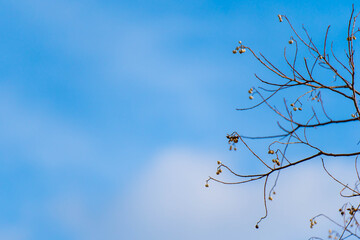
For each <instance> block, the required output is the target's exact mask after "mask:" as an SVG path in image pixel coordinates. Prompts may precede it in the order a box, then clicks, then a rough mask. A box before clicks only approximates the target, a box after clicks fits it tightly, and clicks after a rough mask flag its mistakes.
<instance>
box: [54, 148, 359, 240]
mask: <svg viewBox="0 0 360 240" xmlns="http://www.w3.org/2000/svg"><path fill="white" fill-rule="evenodd" d="M217 160H223V157H221V156H219V155H216V154H214V153H213V152H204V151H194V150H192V149H183V148H182V149H170V150H166V151H164V152H162V153H161V154H159V155H157V156H156V157H155V158H154V161H153V164H152V165H151V166H148V167H143V168H142V169H140V170H139V172H137V181H135V182H129V185H128V187H127V191H125V192H124V189H122V190H120V191H119V194H118V196H117V197H113V198H111V199H109V201H108V202H107V203H106V204H105V206H101V208H100V209H98V210H96V211H95V210H94V209H92V208H90V207H89V206H88V205H87V203H86V202H87V200H86V199H85V198H84V197H83V198H81V197H80V198H79V196H78V195H75V196H74V202H75V203H74V204H73V203H71V202H72V200H71V199H72V197H71V196H68V197H67V199H68V200H67V201H65V202H66V203H67V204H58V201H55V202H54V204H53V205H51V206H52V207H51V208H50V211H52V212H53V216H54V218H56V219H58V221H59V222H60V223H61V222H62V223H63V225H64V226H67V227H68V228H69V229H71V230H72V231H74V233H75V232H77V237H78V239H98V238H99V237H101V238H104V239H109V240H111V239H135V240H141V239H149V240H150V239H154V240H155V239H156V240H162V239H164V240H165V239H175V240H177V239H179V240H180V239H189V240H192V239H208V240H212V239H214V240H215V239H219V238H220V239H233V238H237V237H239V238H241V239H243V238H244V239H307V238H308V237H311V236H322V237H326V234H327V230H328V229H329V228H333V227H334V225H333V224H331V223H329V222H328V221H327V220H325V219H319V220H318V222H319V223H318V224H317V225H316V226H315V228H314V229H312V230H311V229H310V228H309V219H310V218H311V217H313V216H315V215H317V214H319V213H327V214H328V215H329V216H333V217H335V219H336V218H337V219H338V220H339V213H338V210H337V209H338V208H339V207H340V206H341V205H342V204H343V203H344V202H346V201H347V200H348V199H345V200H344V199H342V198H341V197H340V196H339V190H341V187H340V186H339V185H337V184H336V183H334V182H333V181H332V180H331V179H330V178H329V177H328V176H327V175H326V174H324V172H323V171H322V169H321V165H320V164H317V163H308V164H304V165H303V166H297V167H296V168H293V169H288V170H287V171H284V172H283V173H282V175H281V177H280V181H279V184H278V187H277V188H276V192H277V193H276V195H275V196H274V201H272V202H268V209H269V216H268V218H267V219H266V220H264V221H263V222H262V223H261V224H260V229H258V230H256V229H255V228H254V225H255V224H256V222H257V220H258V219H259V218H260V217H261V216H263V214H264V207H263V202H262V201H263V200H262V191H263V188H262V187H263V185H262V182H258V183H250V184H245V185H232V186H229V185H221V184H217V183H214V182H211V183H210V187H209V188H205V187H204V183H205V179H206V178H207V176H208V175H209V174H213V173H214V171H215V168H216V161H217ZM239 160H241V156H240V159H239ZM318 163H319V162H318ZM329 169H332V171H333V170H334V169H336V172H334V174H338V176H339V177H341V178H343V177H344V178H345V179H344V181H347V183H352V181H353V179H354V178H353V177H354V175H353V174H352V173H351V174H350V172H349V171H350V170H351V171H352V170H353V164H351V165H350V164H346V163H345V164H344V163H342V164H338V163H330V164H329ZM269 186H270V185H269ZM79 199H80V200H79ZM75 200H76V201H75ZM61 202H62V201H61ZM84 206H85V208H84ZM51 209H53V210H51ZM55 210H56V211H55ZM99 211H100V212H101V213H99ZM64 212H65V213H64ZM95 212H96V213H95ZM59 213H61V214H59ZM73 215H74V216H73ZM72 216H73V217H72ZM64 223H65V224H64Z"/></svg>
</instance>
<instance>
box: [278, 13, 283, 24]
mask: <svg viewBox="0 0 360 240" xmlns="http://www.w3.org/2000/svg"><path fill="white" fill-rule="evenodd" d="M278 18H279V22H282V21H283V20H282V17H281V15H280V14H279V15H278Z"/></svg>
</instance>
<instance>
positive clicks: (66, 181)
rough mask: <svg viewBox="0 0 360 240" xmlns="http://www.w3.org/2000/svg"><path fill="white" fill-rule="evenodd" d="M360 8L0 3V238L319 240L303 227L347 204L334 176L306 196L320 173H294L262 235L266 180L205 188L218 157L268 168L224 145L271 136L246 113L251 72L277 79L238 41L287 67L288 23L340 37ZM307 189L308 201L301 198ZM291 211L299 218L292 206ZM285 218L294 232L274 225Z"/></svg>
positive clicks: (269, 124) (308, 169) (268, 126)
mask: <svg viewBox="0 0 360 240" xmlns="http://www.w3.org/2000/svg"><path fill="white" fill-rule="evenodd" d="M350 8H351V2H350V1H316V2H313V1H258V0H255V1H215V0H214V1H200V0H199V1H163V0H158V1H156V0H151V1H142V0H138V1H97V0H89V1H83V0H80V1H76V2H75V1H67V0H62V1H60V0H53V1H41V0H32V1H28V0H18V1H0V52H1V54H0V112H1V113H2V114H1V116H2V117H0V136H1V137H0V143H1V144H0V156H1V157H0V163H1V166H2V167H1V168H0V238H1V239H9V240H18V239H29V240H32V239H34V240H35V239H37V240H39V239H40V240H41V239H54V240H56V239H129V240H131V239H136V240H138V239H139V240H142V239H156V240H162V239H190V240H191V239H209V240H211V239H218V238H220V237H221V238H222V239H227V238H228V239H234V238H235V237H240V238H242V236H244V237H246V238H250V239H258V238H260V239H261V238H264V237H265V236H267V238H270V239H272V238H274V239H279V238H280V239H285V238H288V237H290V236H291V237H292V239H303V238H304V237H305V238H306V237H310V236H311V234H313V232H306V231H308V219H309V218H310V217H312V216H313V215H316V214H317V213H318V211H320V210H321V211H322V210H324V211H331V210H334V209H335V210H336V209H337V208H338V205H336V204H338V200H336V199H335V197H333V196H334V195H331V194H334V193H335V194H337V192H336V191H337V190H338V189H335V191H334V189H333V188H332V187H330V185H328V183H327V180H328V179H326V178H324V179H323V180H319V181H318V182H317V183H316V184H317V185H314V186H313V188H311V189H306V188H304V185H305V186H306V184H309V182H307V181H310V184H311V180H304V181H305V182H302V181H301V180H299V179H302V177H301V176H302V174H303V173H306V174H308V175H306V176H309V179H311V178H312V177H314V176H316V173H317V172H316V171H318V170H319V169H318V168H316V166H317V167H318V165H316V166H315V165H314V166H312V165H308V166H305V167H303V168H300V170H299V172H292V173H293V174H289V176H288V179H287V180H286V183H287V184H288V185H286V184H284V185H281V186H280V187H279V188H280V189H283V190H284V192H285V191H290V193H292V194H284V195H283V197H282V198H281V196H280V195H279V200H278V202H276V201H274V207H273V209H272V213H273V215H272V217H270V219H269V220H268V221H266V222H265V223H264V228H262V229H261V231H255V230H254V229H253V226H254V224H255V223H256V221H257V220H258V218H259V217H260V216H261V214H263V209H262V203H261V185H260V184H257V185H256V184H252V185H249V186H235V187H234V186H233V187H231V188H229V187H228V186H221V185H218V186H214V187H213V188H210V189H205V188H204V187H203V184H204V180H205V179H206V178H207V176H208V175H210V174H212V175H213V173H214V172H215V168H216V164H215V163H216V161H217V160H221V161H225V162H229V163H232V164H233V165H234V166H236V167H238V168H239V169H244V170H246V171H256V170H258V169H259V167H258V166H257V165H255V164H253V163H251V162H248V161H241V160H242V159H247V158H249V157H250V155H249V153H247V152H245V151H240V152H239V153H234V152H229V151H227V148H228V146H227V143H226V140H225V138H224V137H225V135H226V134H227V133H230V132H232V131H234V130H238V131H239V132H244V133H246V134H254V135H256V134H258V133H259V134H262V133H264V132H266V133H267V132H269V133H272V132H275V130H276V129H274V128H273V126H274V118H272V117H268V115H266V114H265V113H264V112H257V113H256V112H255V113H249V115H247V114H244V113H239V112H237V111H236V110H235V109H236V108H237V107H240V106H244V105H249V104H250V102H249V100H248V95H247V90H248V89H249V88H250V87H252V86H254V84H256V83H255V79H254V76H253V74H254V73H255V72H257V73H261V74H265V76H270V75H269V74H268V73H266V71H264V69H261V68H260V66H259V65H258V64H256V62H255V61H254V60H253V59H251V58H250V55H244V56H239V55H236V56H235V55H233V54H232V53H231V51H232V49H233V48H234V47H235V46H236V43H237V41H239V40H242V41H243V42H244V43H246V44H249V45H251V46H252V47H253V48H254V49H257V50H261V51H262V52H263V53H265V54H266V55H268V56H273V58H274V60H275V61H277V60H279V59H281V57H282V51H283V50H282V49H283V47H284V46H285V45H286V43H287V41H288V39H289V37H290V36H291V32H290V31H289V27H288V26H287V25H285V24H280V23H279V22H278V19H277V15H278V14H286V15H287V16H289V17H290V18H291V19H292V20H293V22H294V25H295V26H296V27H298V28H300V27H301V24H305V25H306V26H309V29H310V32H311V33H313V36H314V38H315V39H316V38H317V41H319V42H322V36H323V33H325V29H326V26H327V25H328V24H331V25H332V28H333V29H332V32H331V34H330V36H331V37H332V38H333V39H334V41H343V38H344V37H343V36H344V35H343V33H344V31H345V30H344V24H345V22H346V21H347V19H348V16H349V14H350ZM337 51H339V52H341V51H342V48H341V47H339V48H338V49H337ZM278 62H279V64H280V65H281V64H283V62H281V61H278ZM282 66H283V65H282ZM266 74H268V75H266ZM330 101H331V100H330ZM332 104H333V106H339V104H341V103H338V102H337V101H335V100H334V101H333V102H332ZM333 114H334V115H339V116H340V115H341V114H342V112H340V111H334V112H333ZM264 119H266V121H264ZM267 120H268V121H267ZM259 126H260V127H259ZM357 131H358V130H357ZM345 133H347V135H346V136H352V137H354V136H356V135H355V134H354V132H353V129H352V128H347V130H346V131H345ZM334 134H340V132H338V133H336V132H334ZM326 144H330V145H329V146H332V145H331V144H333V145H334V146H337V145H336V144H335V143H332V142H330V141H329V142H327V143H326ZM259 146H260V147H262V146H263V145H259ZM351 164H352V163H351ZM345 165H346V164H345ZM333 167H334V168H336V167H338V166H337V165H336V163H334V165H333ZM301 171H303V172H301ZM339 171H340V172H341V173H345V172H346V170H341V169H340V170H339ZM290 172H291V171H290ZM324 177H325V176H324ZM321 179H322V178H321ZM321 184H323V185H321ZM324 184H325V185H324ZM289 186H291V187H289ZM322 186H325V187H322ZM296 189H297V190H296ZM306 191H310V192H306ZM280 192H281V191H280ZM299 193H300V195H301V194H305V195H306V196H308V195H310V194H311V196H313V199H310V198H308V197H305V199H299V198H295V197H293V196H295V195H296V194H299ZM319 193H321V194H319ZM336 196H337V195H336ZM329 199H334V200H331V201H329ZM320 203H321V204H320ZM296 204H299V205H301V206H299V209H300V210H299V211H300V213H293V214H291V213H289V212H287V211H284V206H293V205H296ZM334 204H335V206H334ZM282 206H283V207H282ZM306 210H307V211H306ZM277 224H279V225H281V226H283V225H284V224H289V225H290V227H289V229H286V230H283V231H277V230H276V231H275V230H274V229H276V227H277ZM220 229H222V230H220ZM305 229H306V230H305ZM321 229H327V226H326V224H324V226H323V228H321ZM294 233H297V234H296V236H294ZM319 233H320V234H321V233H322V232H321V231H320V230H319ZM304 234H305V236H304ZM268 236H270V237H268Z"/></svg>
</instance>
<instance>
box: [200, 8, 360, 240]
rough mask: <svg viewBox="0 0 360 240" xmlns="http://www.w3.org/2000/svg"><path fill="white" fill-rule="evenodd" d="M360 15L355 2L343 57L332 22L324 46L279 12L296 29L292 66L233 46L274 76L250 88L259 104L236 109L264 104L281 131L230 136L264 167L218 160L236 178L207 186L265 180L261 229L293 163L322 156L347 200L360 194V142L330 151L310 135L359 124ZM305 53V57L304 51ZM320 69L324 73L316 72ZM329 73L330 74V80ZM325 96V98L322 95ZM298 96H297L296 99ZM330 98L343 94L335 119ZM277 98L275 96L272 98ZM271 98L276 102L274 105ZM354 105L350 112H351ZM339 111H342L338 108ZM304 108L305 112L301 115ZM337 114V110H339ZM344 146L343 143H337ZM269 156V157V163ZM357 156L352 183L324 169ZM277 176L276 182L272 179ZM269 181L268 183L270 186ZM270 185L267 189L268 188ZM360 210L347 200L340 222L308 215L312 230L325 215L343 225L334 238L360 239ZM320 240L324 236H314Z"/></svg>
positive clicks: (232, 146) (332, 234) (292, 39)
mask: <svg viewBox="0 0 360 240" xmlns="http://www.w3.org/2000/svg"><path fill="white" fill-rule="evenodd" d="M359 14H360V13H358V14H355V12H354V6H352V11H351V14H350V18H349V21H348V23H347V25H346V27H347V36H344V42H345V43H346V49H345V54H344V55H343V56H341V57H338V56H336V54H335V52H336V51H334V43H333V42H331V43H330V44H329V39H328V34H329V29H330V26H328V27H327V29H326V33H325V36H324V38H323V44H322V46H321V47H319V46H317V44H315V42H314V40H313V39H312V38H311V36H310V34H309V32H308V31H307V29H306V28H305V27H303V31H304V32H303V33H302V34H300V33H299V32H298V31H297V30H296V29H295V28H294V27H293V25H292V24H291V22H290V20H289V19H288V18H287V17H286V16H285V15H278V19H279V21H280V22H286V23H287V24H288V25H289V27H290V29H291V31H292V33H293V34H294V36H293V37H290V39H289V42H288V43H289V44H290V45H291V46H290V47H291V48H292V49H291V53H292V57H289V56H288V55H289V54H288V52H287V51H286V48H285V50H284V55H283V57H284V60H285V62H286V65H287V66H288V69H285V70H281V69H280V67H278V66H276V65H275V64H274V63H273V62H271V61H270V60H269V59H268V58H267V57H265V56H264V55H263V54H261V53H256V52H255V51H254V50H253V49H252V48H251V47H249V46H247V45H244V44H243V43H242V42H241V41H239V45H238V46H237V47H236V48H235V49H234V50H233V53H234V54H237V53H240V54H244V53H245V52H249V53H250V55H251V56H252V57H254V58H255V59H256V60H257V61H258V62H259V63H260V64H261V65H262V66H263V67H264V68H265V69H267V70H269V71H270V72H272V73H273V74H275V76H276V78H275V79H271V80H265V79H263V78H261V77H260V76H258V75H257V74H255V77H256V79H257V80H258V83H259V84H260V86H259V87H252V88H250V89H249V91H248V92H249V98H250V100H254V101H256V99H259V100H258V101H259V102H258V103H256V104H255V105H253V106H251V107H249V108H241V109H237V110H239V111H246V110H254V109H259V107H260V106H263V105H264V106H267V107H268V108H269V109H270V110H271V111H272V112H273V113H275V115H276V116H277V117H278V122H277V127H278V128H279V131H280V133H279V134H276V135H271V136H255V137H253V136H243V135H241V134H239V133H238V132H236V131H235V132H233V133H231V134H228V135H227V136H226V137H227V141H228V143H229V144H230V150H236V149H237V148H236V145H237V144H243V145H244V146H245V147H246V148H247V149H248V150H249V151H250V152H251V153H252V154H253V156H254V158H256V159H257V160H258V161H259V163H260V164H261V165H262V166H263V168H264V169H265V170H264V171H263V172H259V173H256V174H250V175H247V174H239V173H237V172H236V171H235V170H233V169H232V168H231V167H229V166H227V165H225V164H223V163H221V162H220V161H219V162H218V167H217V172H216V174H217V175H219V174H220V173H221V172H222V171H228V172H230V173H231V174H232V175H233V176H235V177H236V178H239V180H238V181H234V182H227V181H224V180H221V179H220V178H216V177H209V178H208V179H207V181H206V184H205V186H206V187H209V183H210V182H211V181H215V182H218V183H222V184H243V183H249V182H254V181H260V180H262V181H264V185H263V197H264V207H265V215H264V216H263V217H261V218H260V220H259V221H258V222H257V223H256V225H255V227H256V228H259V223H260V222H261V221H262V220H263V219H265V218H266V217H267V215H268V207H267V202H268V201H271V200H273V195H274V194H275V191H274V189H275V187H276V183H277V181H278V179H279V174H280V172H282V171H285V170H287V169H289V168H290V167H295V166H297V165H299V164H302V163H304V162H308V161H313V160H315V159H319V160H321V161H322V166H323V169H324V171H325V172H326V173H327V174H328V175H329V176H330V178H331V179H333V180H334V181H336V182H337V183H339V184H340V185H341V186H342V190H341V192H340V194H341V196H343V197H345V198H352V197H359V196H360V190H359V188H358V185H359V184H360V174H359V172H358V168H357V159H358V156H359V155H360V152H359V151H357V149H358V146H359V143H358V142H353V143H351V144H353V146H355V147H354V148H353V149H355V151H351V150H349V148H345V147H344V148H342V151H340V152H335V151H333V150H332V149H327V147H326V146H324V141H321V140H320V141H316V140H313V139H312V136H313V135H312V133H313V132H314V131H315V130H316V129H318V128H327V129H328V131H332V130H333V129H335V128H339V126H340V125H344V124H354V125H355V127H357V128H358V127H359V121H360V108H359V104H360V102H359V98H360V92H359V91H358V90H357V82H356V76H355V49H354V43H355V41H356V34H357V33H358V32H359V31H360V28H356V27H355V25H356V20H357V17H358V16H359ZM305 54H306V56H307V57H305V56H303V55H305ZM319 70H321V71H322V72H324V73H323V74H318V72H319ZM328 76H332V77H331V78H330V77H328ZM289 91H292V93H293V94H294V93H296V94H297V95H293V96H291V95H288V94H289ZM279 95H280V97H281V98H282V96H286V97H287V98H293V99H292V101H291V102H290V103H288V102H287V100H286V98H284V99H283V100H282V101H281V104H279V101H276V99H279ZM324 95H326V98H324V97H322V96H324ZM294 96H295V97H294ZM329 98H337V99H338V98H339V99H341V101H343V102H344V103H343V104H344V106H345V105H346V106H348V107H347V108H344V112H343V114H342V116H341V117H340V118H338V117H337V118H333V117H332V116H333V115H334V114H333V111H331V110H332V109H333V108H331V106H329V109H330V111H326V110H325V109H326V108H327V106H328V105H327V104H326V101H325V100H328V99H329ZM274 99H275V100H274ZM273 101H274V102H275V105H273V104H274V103H273ZM347 109H350V111H351V112H347ZM336 111H338V110H336ZM299 112H301V113H302V114H301V116H300V115H299ZM337 115H338V114H337ZM325 138H326V136H322V137H321V138H320V139H322V140H324V139H325ZM359 138H360V136H359ZM250 139H251V140H255V142H257V143H258V142H259V141H267V146H268V147H267V149H266V152H267V154H268V155H266V157H262V156H261V155H264V154H262V153H259V152H258V151H256V150H255V149H254V147H251V146H250V144H249V141H250ZM339 144H340V146H341V144H342V143H341V142H340V143H339ZM291 148H296V149H303V150H304V151H301V152H302V153H305V155H304V156H302V157H301V158H294V157H292V156H289V154H288V152H289V151H290V149H291ZM269 156H271V158H270V159H272V160H271V161H270V159H269ZM339 157H341V158H353V159H354V162H355V165H354V171H355V172H356V175H357V179H354V182H355V185H354V187H351V186H349V185H348V184H346V183H344V182H342V181H341V180H340V179H338V178H336V177H335V176H334V175H333V174H332V173H330V172H329V170H328V169H327V168H326V165H325V162H326V160H328V159H330V158H339ZM272 175H274V177H275V178H274V179H275V180H274V181H270V180H269V177H270V176H272ZM268 185H270V186H268ZM268 188H269V190H267V189H268ZM359 210H360V204H359V205H356V206H353V205H351V204H350V203H347V204H344V205H343V206H342V207H341V208H340V209H339V214H340V215H341V216H342V218H343V220H344V221H343V222H342V223H338V222H336V221H335V220H333V219H331V218H329V217H327V216H326V215H324V214H320V215H318V216H315V217H313V218H311V219H310V227H311V228H312V227H313V226H314V225H315V224H316V223H317V219H318V218H319V217H324V218H327V219H328V220H330V221H331V222H332V223H333V224H335V225H336V226H337V227H339V228H340V229H341V231H330V232H329V237H330V238H333V239H345V238H349V237H354V238H360V234H358V231H359V230H360V223H359V222H358V219H357V214H356V213H357V212H358V211H359ZM312 239H321V238H315V237H314V238H312Z"/></svg>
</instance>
